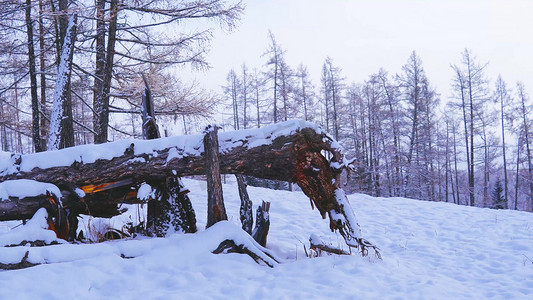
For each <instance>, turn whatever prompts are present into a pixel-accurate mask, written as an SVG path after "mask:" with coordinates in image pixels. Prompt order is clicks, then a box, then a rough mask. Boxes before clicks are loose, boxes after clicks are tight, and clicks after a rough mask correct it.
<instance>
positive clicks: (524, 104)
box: [515, 82, 533, 209]
mask: <svg viewBox="0 0 533 300" xmlns="http://www.w3.org/2000/svg"><path fill="white" fill-rule="evenodd" d="M516 92H517V94H518V101H519V108H518V111H519V113H520V118H521V119H522V120H521V123H522V124H521V126H520V127H521V134H520V136H521V137H522V142H523V143H524V144H525V147H526V157H527V168H528V170H527V171H528V177H527V181H528V185H529V201H530V206H531V207H532V208H533V165H532V161H533V159H532V157H531V146H530V144H529V142H530V141H531V140H530V134H531V133H530V123H531V116H530V112H531V107H530V104H528V102H529V96H528V94H527V92H526V90H525V87H524V84H523V83H521V82H518V83H517V84H516ZM517 156H518V158H519V157H520V155H517ZM518 160H519V159H518ZM517 180H518V164H517ZM517 189H518V187H517ZM516 198H518V197H516ZM516 202H517V200H515V209H516V206H517V204H516Z"/></svg>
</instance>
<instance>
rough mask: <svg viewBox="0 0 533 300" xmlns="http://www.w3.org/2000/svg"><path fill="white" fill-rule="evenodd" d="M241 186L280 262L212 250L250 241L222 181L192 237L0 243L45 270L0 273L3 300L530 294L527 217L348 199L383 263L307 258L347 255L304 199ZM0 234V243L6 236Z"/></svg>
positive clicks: (531, 240)
mask: <svg viewBox="0 0 533 300" xmlns="http://www.w3.org/2000/svg"><path fill="white" fill-rule="evenodd" d="M183 182H184V184H185V186H186V187H187V188H188V189H189V190H190V191H191V192H190V193H189V194H188V195H189V197H190V198H191V200H192V202H193V206H194V208H195V210H196V213H197V219H198V228H205V222H206V219H207V213H206V207H207V203H206V201H207V200H206V199H207V196H206V194H207V190H206V185H205V182H201V181H195V180H189V179H185V180H183ZM248 191H249V194H250V198H251V200H252V201H253V202H254V208H256V207H257V206H258V205H259V204H260V203H261V201H270V202H271V207H270V221H271V227H270V231H269V236H268V242H267V248H268V249H269V250H270V251H271V252H272V253H273V254H274V255H275V256H276V257H277V258H280V259H281V261H282V263H281V264H278V265H275V266H274V268H269V267H267V266H264V265H259V264H256V263H255V262H254V261H253V260H252V259H251V258H250V257H248V256H246V255H242V254H234V253H233V254H219V255H214V254H212V253H211V251H213V249H214V248H216V247H217V246H218V243H220V242H221V241H222V240H224V239H226V238H233V239H235V240H236V241H237V242H238V243H243V244H244V243H251V242H250V241H249V239H247V236H246V235H243V232H242V231H240V230H239V229H238V228H239V227H240V221H239V207H240V200H239V197H238V189H237V186H236V184H234V183H232V184H227V185H224V199H225V203H226V211H227V213H228V217H229V221H228V222H221V223H217V225H215V226H212V227H211V228H209V229H207V230H200V232H199V233H197V234H173V235H171V236H169V237H167V238H136V239H132V240H121V241H110V242H104V243H100V244H78V245H72V244H60V245H54V246H48V247H32V248H30V247H11V248H3V247H2V248H0V262H1V263H6V262H17V261H20V259H21V258H22V257H23V256H24V254H25V253H26V251H29V255H28V260H29V261H30V262H40V263H46V264H43V265H38V266H35V267H32V268H27V269H22V270H15V271H0V282H1V284H0V295H2V297H4V298H6V299H36V298H50V299H58V298H61V299H69V298H72V299H74V298H75V299H160V298H165V299H305V298H307V299H326V298H332V297H333V296H334V298H335V299H488V298H491V299H532V298H533V263H532V262H531V260H530V259H533V214H531V213H527V212H517V211H509V210H491V209H486V208H485V209H482V208H475V207H465V206H457V205H453V204H449V203H435V202H425V201H416V200H410V199H404V198H375V197H370V196H366V195H360V194H355V195H348V197H347V201H348V202H349V204H350V205H351V206H352V207H353V208H354V209H355V210H356V211H355V212H356V214H357V216H358V221H359V224H361V229H362V236H363V237H364V238H366V239H368V240H369V241H371V242H372V243H374V244H375V245H377V246H378V247H379V248H380V249H381V253H382V256H383V260H378V259H376V258H374V257H361V256H360V255H358V254H353V255H351V256H337V255H330V256H328V255H326V256H322V257H318V258H307V257H306V256H305V252H304V247H303V245H306V248H307V249H309V243H308V241H309V237H310V236H311V235H314V238H315V239H318V240H321V241H323V242H325V243H330V244H332V246H335V247H344V249H345V250H347V249H346V246H343V245H344V240H343V239H342V237H340V236H339V235H338V234H335V233H332V232H330V230H329V220H323V219H322V218H321V217H320V214H319V213H318V212H317V211H316V210H311V209H310V205H309V199H308V198H307V197H305V195H303V194H302V193H301V192H288V191H274V190H267V189H262V188H255V187H248ZM341 196H342V195H338V198H342V197H341ZM0 224H1V222H0ZM17 229H18V228H17ZM15 230H16V229H14V230H12V231H15ZM12 231H11V232H12ZM1 232H2V231H0V237H1V236H3V235H5V234H9V232H8V233H3V234H2V233H1ZM252 244H253V243H252ZM248 245H250V244H248ZM250 246H252V245H250ZM254 246H255V245H254ZM121 255H122V256H124V257H133V258H130V259H124V258H122V257H121Z"/></svg>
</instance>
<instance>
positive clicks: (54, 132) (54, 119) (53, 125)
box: [47, 14, 78, 150]
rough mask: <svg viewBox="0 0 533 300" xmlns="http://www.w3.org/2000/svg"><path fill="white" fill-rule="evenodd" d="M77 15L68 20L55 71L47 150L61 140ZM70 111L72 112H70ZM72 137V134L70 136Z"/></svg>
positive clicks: (51, 148)
mask: <svg viewBox="0 0 533 300" xmlns="http://www.w3.org/2000/svg"><path fill="white" fill-rule="evenodd" d="M77 19H78V18H77V15H76V14H74V15H72V17H71V18H70V20H69V26H68V30H67V36H66V37H65V42H64V43H63V49H62V52H61V61H60V63H59V68H58V71H57V73H58V74H57V83H56V88H55V91H54V103H53V108H52V116H51V117H50V133H49V136H48V145H47V148H48V150H57V149H59V144H60V141H61V133H63V132H64V131H63V130H62V126H63V125H64V123H63V119H64V118H63V117H64V113H63V112H64V111H63V108H64V101H65V100H66V99H67V98H68V91H69V82H70V75H71V73H72V59H73V56H74V42H75V41H76V22H77ZM71 113H72V112H71ZM72 137H73V136H72Z"/></svg>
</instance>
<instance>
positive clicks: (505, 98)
mask: <svg viewBox="0 0 533 300" xmlns="http://www.w3.org/2000/svg"><path fill="white" fill-rule="evenodd" d="M494 101H495V102H496V103H498V104H499V105H500V123H501V140H502V158H503V178H504V180H503V197H504V198H505V199H509V179H508V175H507V146H506V144H505V133H506V132H505V128H506V126H505V124H506V122H505V121H506V119H507V113H506V110H505V108H506V107H508V106H510V105H512V98H511V94H510V91H509V89H508V88H507V84H506V83H505V81H503V79H502V77H501V76H498V79H497V80H496V91H495V94H494Z"/></svg>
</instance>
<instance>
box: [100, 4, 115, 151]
mask: <svg viewBox="0 0 533 300" xmlns="http://www.w3.org/2000/svg"><path fill="white" fill-rule="evenodd" d="M117 15H118V0H111V7H110V17H109V30H108V32H109V35H108V38H107V49H106V57H105V66H104V69H103V76H102V80H103V82H102V86H101V89H100V91H98V96H97V98H96V103H95V105H94V110H95V122H94V131H95V135H94V143H95V144H102V143H106V142H107V129H108V127H109V97H110V96H109V93H110V91H111V79H112V78H113V60H114V55H115V42H116V34H117Z"/></svg>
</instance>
